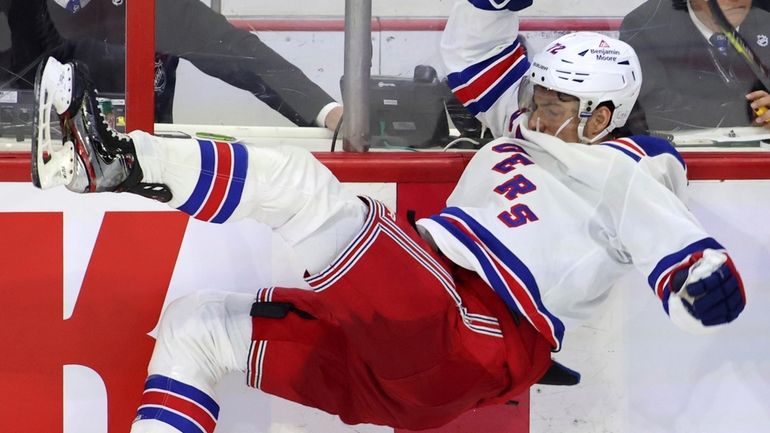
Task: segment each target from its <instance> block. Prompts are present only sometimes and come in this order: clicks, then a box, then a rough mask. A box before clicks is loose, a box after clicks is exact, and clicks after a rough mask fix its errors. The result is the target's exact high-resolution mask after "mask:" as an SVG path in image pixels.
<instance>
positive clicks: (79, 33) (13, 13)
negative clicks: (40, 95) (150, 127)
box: [0, 0, 125, 149]
mask: <svg viewBox="0 0 770 433" xmlns="http://www.w3.org/2000/svg"><path fill="white" fill-rule="evenodd" d="M124 15H125V5H124V4H123V2H122V1H120V2H118V1H114V2H113V1H102V0H94V1H89V0H79V1H69V2H67V1H64V0H57V1H53V0H48V1H46V0H11V1H4V2H0V135H1V136H2V140H3V143H4V144H5V148H13V147H19V148H24V149H28V146H29V139H30V137H31V134H32V117H33V116H32V109H33V104H34V95H33V85H34V80H35V73H36V71H37V68H38V65H39V64H40V62H41V61H42V60H44V59H45V58H47V56H49V55H50V56H54V57H56V58H57V59H59V60H60V61H62V62H67V61H71V60H73V59H78V60H81V61H83V62H85V63H87V64H88V66H89V67H90V69H91V71H92V78H93V80H94V85H95V87H96V88H97V89H98V90H99V91H100V94H101V96H102V98H106V102H105V107H111V108H112V114H111V118H114V119H115V123H116V126H121V125H122V124H123V121H124V119H123V117H122V116H123V93H124V85H125V74H124V72H123V71H124V64H125V46H124V41H125V33H124V32H125V24H124ZM52 124H53V125H57V124H58V122H53V123H52ZM54 133H56V131H54ZM14 142H15V144H14Z"/></svg>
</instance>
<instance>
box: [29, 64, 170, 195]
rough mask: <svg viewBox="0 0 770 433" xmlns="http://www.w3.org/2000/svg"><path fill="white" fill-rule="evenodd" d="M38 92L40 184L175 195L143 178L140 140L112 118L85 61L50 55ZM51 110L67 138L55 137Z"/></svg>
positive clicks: (35, 145)
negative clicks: (102, 105)
mask: <svg viewBox="0 0 770 433" xmlns="http://www.w3.org/2000/svg"><path fill="white" fill-rule="evenodd" d="M35 94H36V98H35V105H36V113H35V122H34V123H35V124H34V127H35V131H34V136H33V139H32V182H33V184H34V185H35V186H37V187H38V188H42V189H46V188H51V187H54V186H58V185H64V186H65V187H66V188H67V189H69V190H71V191H75V192H79V193H85V192H104V191H111V192H123V191H128V192H133V193H136V194H139V195H142V196H145V197H148V198H153V199H156V200H158V201H162V202H167V201H169V200H171V191H170V190H169V189H168V187H166V186H165V185H161V184H146V183H142V182H141V180H142V168H141V167H140V165H139V161H137V159H136V149H135V148H134V143H133V141H132V140H131V138H130V137H129V136H128V135H126V134H122V133H119V132H117V131H115V130H114V129H112V127H111V126H110V125H109V124H108V123H107V120H106V118H105V116H104V114H103V113H102V111H101V109H100V107H99V103H98V101H97V99H96V97H97V94H96V90H95V89H94V88H93V85H92V84H91V80H90V78H89V73H88V68H87V67H86V66H85V65H84V64H82V63H79V62H70V63H67V64H61V63H59V62H58V61H56V60H55V59H53V58H49V59H48V61H47V62H46V63H45V65H41V67H40V68H39V69H38V74H37V77H36V79H35ZM51 110H55V112H56V114H57V117H58V119H59V123H60V126H61V135H62V138H61V142H59V141H58V140H52V139H51V124H50V118H51Z"/></svg>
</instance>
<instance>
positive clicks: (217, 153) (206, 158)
mask: <svg viewBox="0 0 770 433" xmlns="http://www.w3.org/2000/svg"><path fill="white" fill-rule="evenodd" d="M198 145H199V147H200V152H201V171H200V174H199V176H198V182H197V183H196V184H195V188H194V189H193V192H192V194H191V195H190V197H189V198H188V199H187V201H186V202H185V203H184V204H183V205H182V206H180V207H179V208H178V209H179V210H180V211H182V212H184V213H186V214H189V215H191V216H193V217H194V218H196V219H199V220H203V221H208V222H213V223H223V222H225V221H227V220H228V219H229V218H230V216H232V214H233V212H234V211H235V209H236V208H237V207H238V204H240V202H241V196H242V195H243V187H244V181H245V179H246V173H247V171H248V162H249V155H248V151H247V150H246V147H245V146H244V145H242V144H240V143H225V142H223V141H210V140H198Z"/></svg>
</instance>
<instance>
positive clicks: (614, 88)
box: [522, 32, 642, 141]
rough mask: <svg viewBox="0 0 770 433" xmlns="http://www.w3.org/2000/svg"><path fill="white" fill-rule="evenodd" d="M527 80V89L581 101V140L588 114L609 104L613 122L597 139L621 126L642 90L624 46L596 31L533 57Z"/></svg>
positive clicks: (636, 68)
mask: <svg viewBox="0 0 770 433" xmlns="http://www.w3.org/2000/svg"><path fill="white" fill-rule="evenodd" d="M527 81H529V85H530V86H531V85H540V86H543V87H545V88H547V89H551V90H555V91H557V92H561V93H564V94H567V95H572V96H574V97H576V98H578V99H579V100H580V105H579V108H578V115H579V116H580V125H579V126H578V128H579V130H578V134H579V137H581V139H583V128H584V127H585V123H586V121H587V119H588V118H589V117H591V114H592V113H593V111H594V110H595V109H596V108H597V107H598V106H599V105H600V104H602V103H604V102H611V103H612V105H613V107H611V108H613V112H612V118H611V119H610V123H609V125H608V127H607V129H605V130H604V131H602V132H601V133H600V134H599V135H597V136H596V137H595V138H596V139H598V138H600V137H601V136H604V135H606V134H607V133H608V132H610V131H612V130H613V129H615V128H618V127H621V126H623V125H625V124H626V120H628V116H629V114H631V108H632V107H633V106H634V103H635V102H636V98H637V97H638V96H639V90H640V88H641V86H642V69H641V67H640V66H639V59H638V57H637V56H636V52H635V51H634V49H633V48H631V46H630V45H628V44H627V43H625V42H623V41H620V40H617V39H615V38H612V37H609V36H606V35H602V34H600V33H594V32H577V33H570V34H567V35H564V36H562V37H560V38H558V39H556V40H555V41H553V42H552V43H551V44H550V45H549V46H548V47H547V48H546V49H545V50H544V51H542V52H540V53H538V54H536V55H535V56H534V58H533V59H532V65H531V66H530V69H529V71H528V72H527ZM522 84H523V85H524V86H525V87H526V86H527V84H526V83H522ZM591 141H593V140H591Z"/></svg>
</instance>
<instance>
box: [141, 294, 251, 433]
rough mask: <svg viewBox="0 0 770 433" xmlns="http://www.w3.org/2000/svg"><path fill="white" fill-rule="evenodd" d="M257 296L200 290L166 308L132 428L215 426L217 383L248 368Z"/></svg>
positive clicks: (151, 432) (158, 432)
mask: <svg viewBox="0 0 770 433" xmlns="http://www.w3.org/2000/svg"><path fill="white" fill-rule="evenodd" d="M253 302H254V296H252V295H246V294H236V293H224V292H199V293H194V294H192V295H188V296H185V297H183V298H180V299H178V300H176V301H174V302H172V303H171V304H170V305H169V306H168V307H167V308H166V310H165V311H164V313H163V316H162V318H161V322H160V327H159V332H158V339H157V341H156V343H155V350H154V352H153V354H152V359H151V361H150V365H149V367H148V378H147V381H146V382H145V391H144V394H143V396H142V401H141V403H140V406H139V409H138V412H137V418H136V421H135V422H134V424H133V427H132V429H131V432H132V433H166V432H169V433H170V432H174V433H178V432H179V431H182V432H186V433H193V432H194V433H210V432H212V431H213V430H214V426H215V425H216V421H217V417H218V414H219V407H218V405H217V402H216V396H215V395H214V387H215V385H216V384H217V383H218V382H219V380H220V379H221V378H222V376H224V375H225V374H227V373H230V372H245V371H246V368H247V360H248V352H249V347H250V344H251V327H252V325H251V324H252V322H251V317H250V316H249V310H250V307H251V305H252V303H253Z"/></svg>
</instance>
